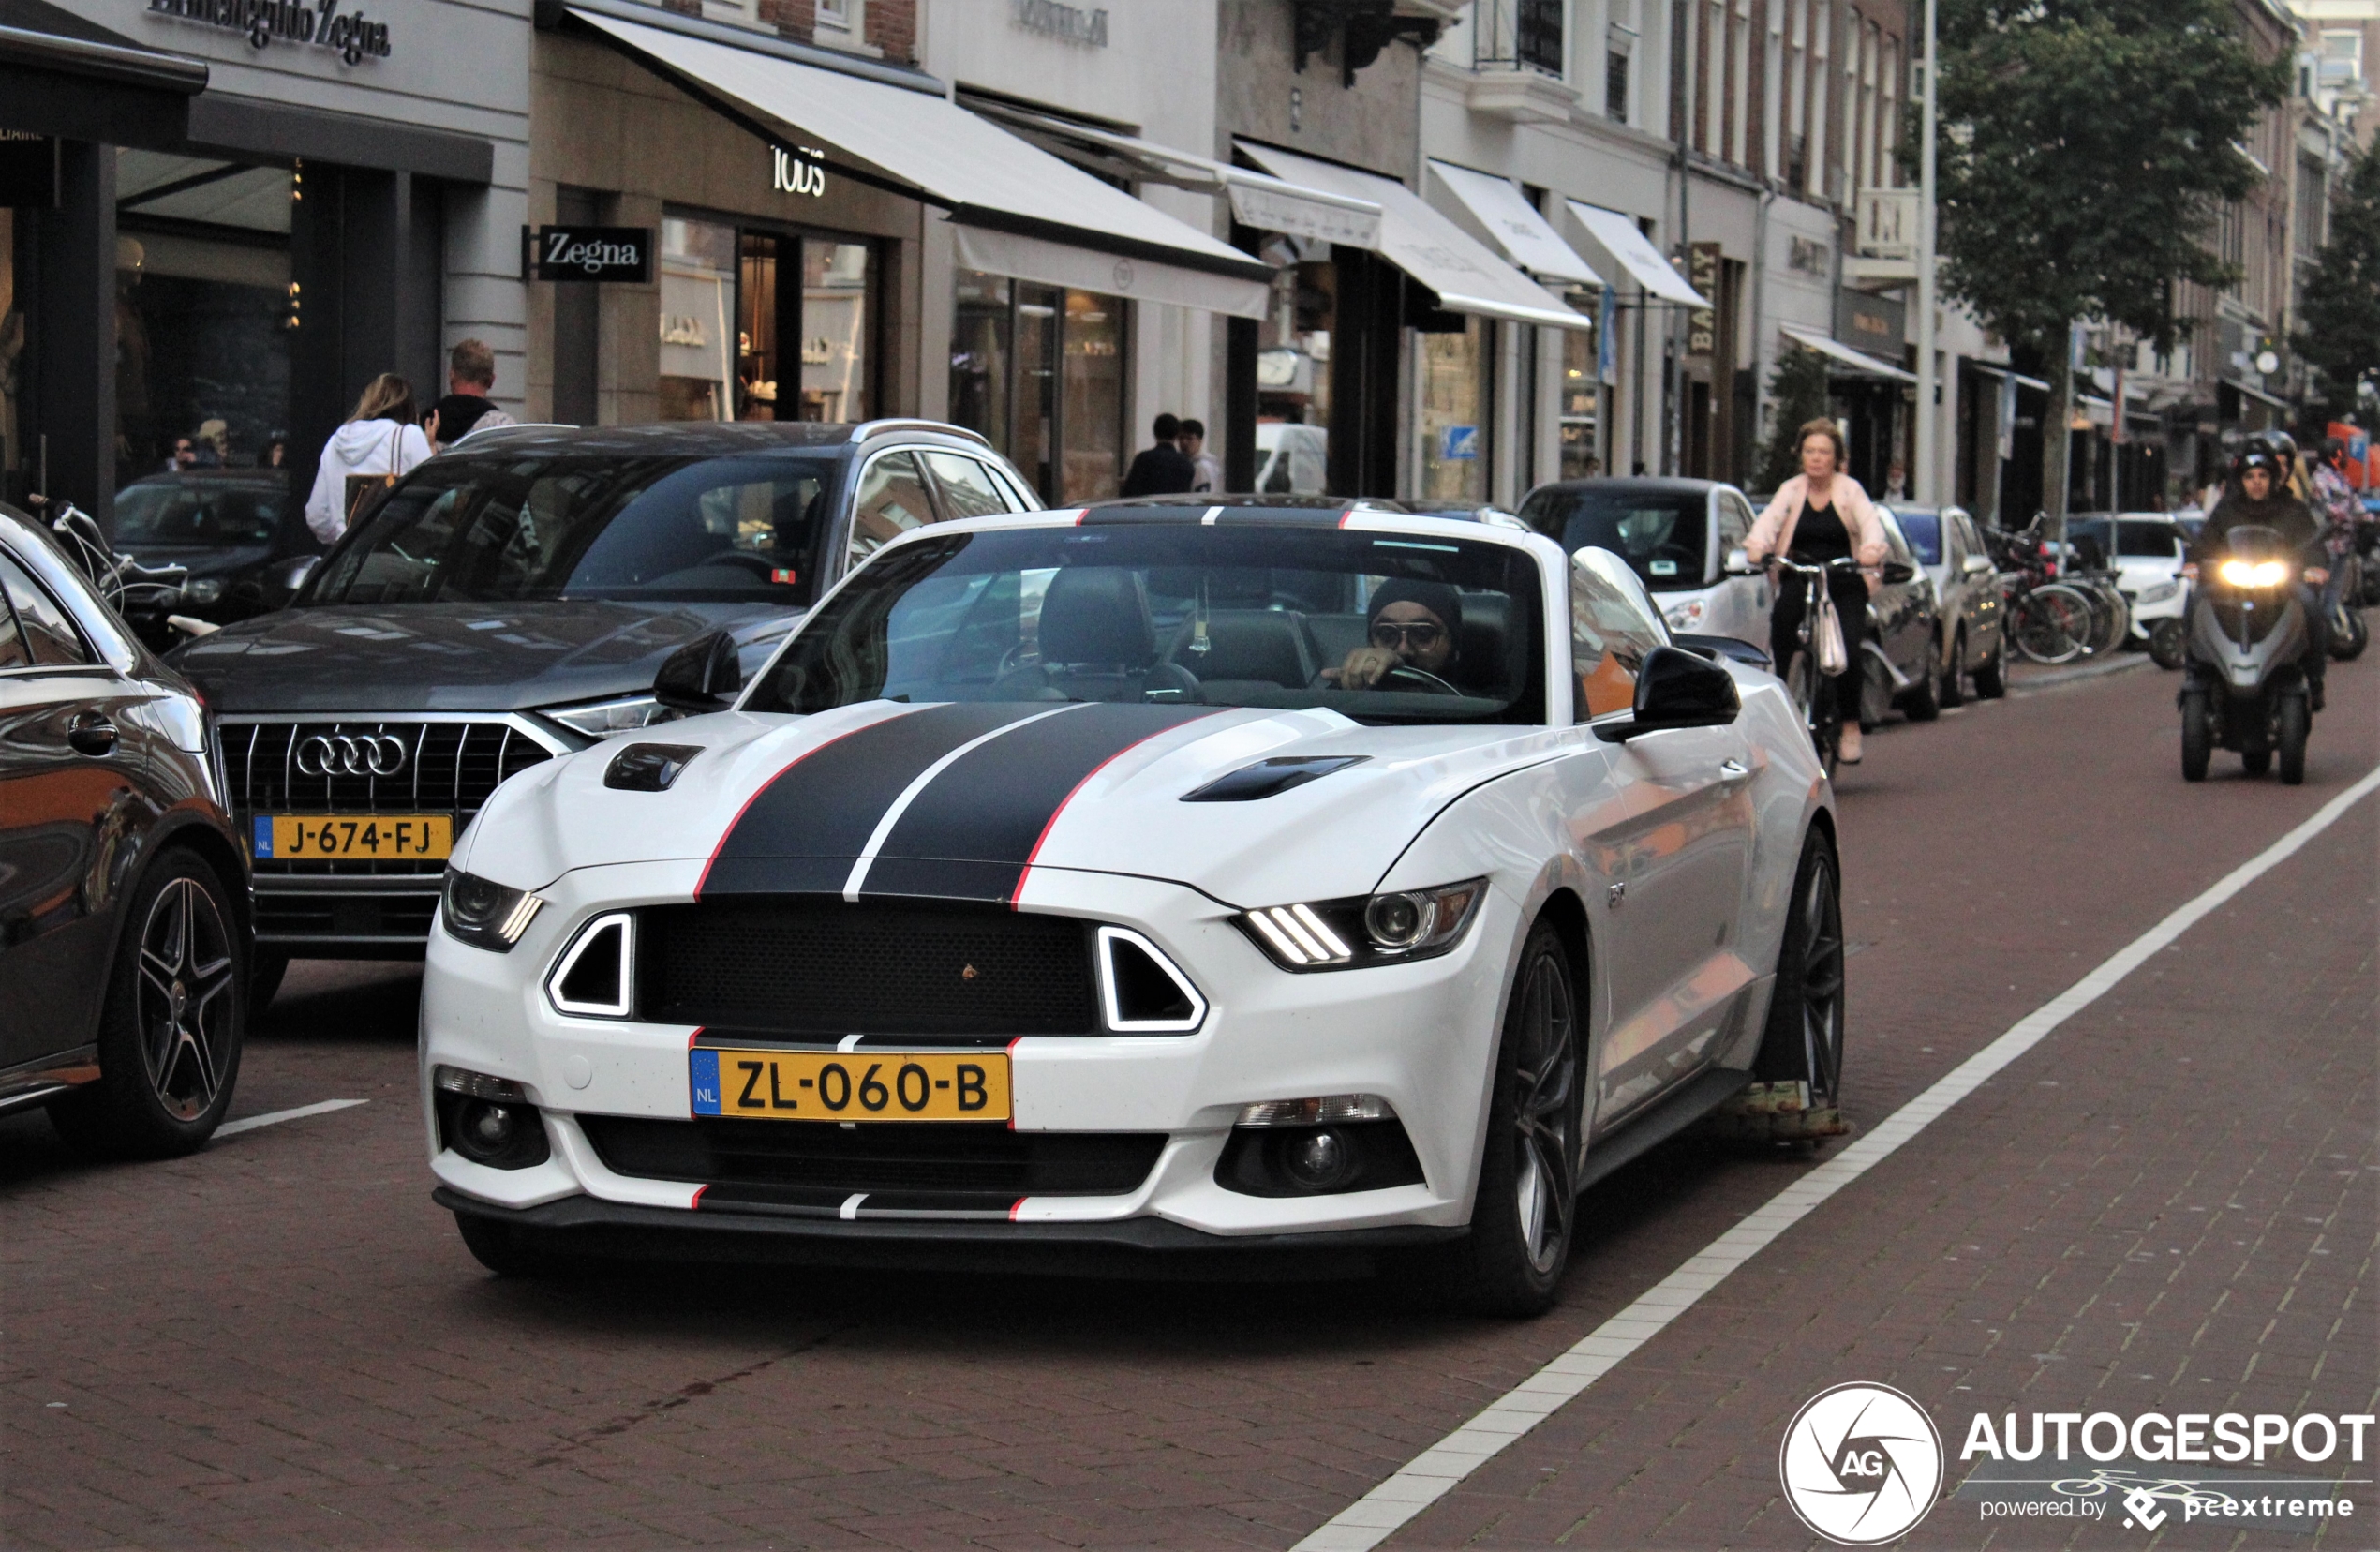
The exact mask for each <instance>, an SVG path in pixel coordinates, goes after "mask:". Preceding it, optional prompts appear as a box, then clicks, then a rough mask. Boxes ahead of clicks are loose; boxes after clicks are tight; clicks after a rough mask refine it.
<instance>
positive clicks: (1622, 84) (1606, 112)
mask: <svg viewBox="0 0 2380 1552" xmlns="http://www.w3.org/2000/svg"><path fill="white" fill-rule="evenodd" d="M1603 116H1604V117H1605V118H1608V119H1610V120H1612V121H1613V122H1614V123H1615V124H1626V123H1627V122H1628V55H1627V54H1625V53H1622V52H1620V51H1619V50H1617V49H1614V50H1613V51H1612V52H1609V53H1607V54H1605V55H1604V56H1603Z"/></svg>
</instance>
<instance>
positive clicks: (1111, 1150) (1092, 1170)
mask: <svg viewBox="0 0 2380 1552" xmlns="http://www.w3.org/2000/svg"><path fill="white" fill-rule="evenodd" d="M577 1120H578V1125H579V1127H580V1129H581V1130H583V1131H584V1132H585V1133H586V1134H587V1140H588V1142H590V1143H592V1144H593V1145H594V1148H595V1152H596V1155H597V1156H598V1157H601V1158H602V1161H603V1165H604V1167H605V1168H606V1169H608V1170H610V1171H612V1172H613V1173H614V1174H620V1175H631V1176H634V1177H637V1178H640V1179H645V1180H675V1181H684V1182H687V1183H690V1184H695V1185H701V1186H708V1187H710V1189H709V1190H707V1191H706V1192H705V1193H704V1200H705V1202H706V1204H709V1203H710V1199H711V1198H712V1196H714V1195H719V1196H720V1197H721V1202H722V1203H723V1202H724V1201H728V1200H731V1199H735V1198H741V1199H742V1200H743V1201H746V1202H748V1203H765V1204H774V1205H779V1206H783V1207H799V1206H802V1205H804V1204H805V1202H806V1201H809V1202H813V1203H814V1204H815V1205H817V1206H820V1207H824V1208H827V1209H830V1210H831V1209H839V1208H840V1206H841V1205H842V1204H843V1203H844V1202H846V1201H848V1200H849V1198H850V1197H851V1196H853V1195H854V1194H857V1193H867V1194H869V1195H871V1196H875V1197H878V1198H879V1199H880V1202H881V1204H882V1206H884V1207H889V1206H892V1205H894V1204H895V1203H896V1202H899V1201H910V1202H914V1203H916V1204H918V1205H921V1206H922V1205H925V1204H926V1201H925V1199H933V1201H936V1202H938V1203H939V1204H940V1205H943V1206H945V1207H948V1208H958V1209H964V1208H966V1207H969V1206H975V1207H983V1208H992V1209H996V1210H998V1211H999V1212H1000V1213H1001V1214H1003V1215H1004V1214H1005V1212H1006V1209H1007V1208H1008V1207H1009V1206H1010V1205H1011V1204H1012V1203H1014V1202H1015V1201H1016V1200H1017V1199H1018V1198H1019V1197H1027V1196H1123V1195H1128V1194H1129V1193H1131V1192H1133V1191H1135V1190H1138V1188H1139V1186H1140V1183H1141V1182H1142V1181H1144V1180H1146V1179H1148V1177H1149V1171H1150V1170H1151V1169H1152V1168H1153V1167H1154V1166H1155V1164H1156V1162H1157V1156H1158V1155H1159V1154H1160V1153H1162V1152H1164V1151H1165V1143H1166V1137H1165V1134H1164V1133H1163V1132H1020V1131H1011V1130H1010V1129H1009V1128H1008V1127H1007V1126H1006V1125H1005V1124H1004V1123H1000V1122H985V1123H978V1122H909V1123H901V1122H865V1121H863V1122H860V1123H857V1124H856V1125H854V1126H851V1127H840V1126H831V1125H827V1124H825V1123H821V1122H802V1121H730V1120H695V1121H663V1120H652V1119H647V1118H644V1117H634V1116H621V1115H581V1116H579V1117H578V1118H577Z"/></svg>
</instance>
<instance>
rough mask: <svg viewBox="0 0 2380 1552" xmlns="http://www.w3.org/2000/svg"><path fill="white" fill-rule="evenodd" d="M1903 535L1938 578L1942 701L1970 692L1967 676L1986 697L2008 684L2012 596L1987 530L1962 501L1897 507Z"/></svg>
mask: <svg viewBox="0 0 2380 1552" xmlns="http://www.w3.org/2000/svg"><path fill="white" fill-rule="evenodd" d="M1892 513H1893V517H1894V520H1895V521H1896V522H1897V523H1898V524H1899V525H1900V531H1901V536H1902V537H1903V538H1905V539H1907V540H1908V541H1909V547H1910V548H1911V549H1912V550H1914V551H1915V552H1916V554H1917V560H1918V562H1919V564H1920V565H1921V566H1923V567H1924V568H1925V572H1926V576H1927V577H1929V578H1931V579H1932V581H1933V584H1934V601H1935V608H1936V611H1937V614H1938V617H1939V619H1938V623H1939V625H1940V627H1941V661H1942V677H1941V702H1942V704H1943V705H1944V706H1956V705H1958V704H1959V703H1960V702H1962V701H1964V700H1965V699H1966V698H1967V679H1968V677H1969V676H1970V675H1972V676H1973V677H1974V680H1975V694H1978V695H1981V696H1982V697H1983V698H1984V699H1986V700H1992V699H1995V698H1997V697H1999V696H2001V695H2002V694H2006V693H2007V690H2008V652H2009V646H2008V640H2007V633H2006V631H2005V630H2004V629H2003V626H2004V623H2005V621H2006V619H2007V614H2008V600H2007V596H2006V594H2005V593H2004V592H2003V591H2002V590H2001V578H2000V570H1999V568H1998V567H1997V566H1996V565H1994V564H1993V563H1992V558H1991V551H1990V550H1989V549H1987V548H1986V546H1985V544H1984V536H1983V531H1982V530H1980V529H1978V528H1977V527H1976V526H1975V519H1974V518H1973V517H1971V516H1970V515H1968V513H1967V512H1966V510H1965V509H1964V508H1961V507H1955V506H1954V507H1914V506H1905V505H1902V504H1900V503H1898V502H1896V503H1894V505H1893V507H1892Z"/></svg>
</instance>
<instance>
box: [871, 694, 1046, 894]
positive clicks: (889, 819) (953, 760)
mask: <svg viewBox="0 0 2380 1552" xmlns="http://www.w3.org/2000/svg"><path fill="white" fill-rule="evenodd" d="M1089 704H1090V703H1089V702H1087V701H1076V702H1074V703H1073V704H1072V705H1068V706H1058V707H1052V708H1051V709H1049V710H1047V711H1036V712H1034V714H1033V715H1032V716H1030V717H1019V718H1018V719H1017V720H1016V721H1015V722H1012V723H1003V724H1001V725H1000V726H998V727H995V728H993V729H992V730H991V731H990V732H989V733H986V734H982V735H980V736H979V737H976V738H973V739H968V740H967V741H966V742H965V743H962V744H960V745H959V747H958V748H956V749H954V750H952V751H951V752H950V753H949V754H945V755H944V756H943V757H942V758H941V759H939V760H936V761H935V762H934V763H933V764H931V765H930V766H928V767H927V768H926V769H924V770H922V771H920V772H918V775H917V779H916V780H915V781H914V782H912V783H909V784H908V785H907V786H906V787H904V788H902V789H901V793H900V797H898V798H894V799H893V802H892V807H890V808H888V809H886V810H885V816H884V817H883V818H881V819H879V820H877V821H876V830H875V833H874V834H872V835H870V836H869V837H868V844H866V845H865V846H862V847H861V848H860V849H859V859H858V860H857V861H855V862H854V863H853V864H852V865H851V876H850V877H849V878H847V879H845V880H844V881H843V899H845V900H846V901H849V902H851V903H855V904H856V903H858V900H859V887H860V886H861V885H862V884H865V883H867V882H868V870H869V869H870V868H871V867H874V866H875V864H876V854H877V853H878V852H880V851H883V850H884V849H885V841H886V840H887V839H889V838H890V837H891V835H892V832H893V827H894V826H895V825H897V824H899V823H900V816H901V815H902V814H904V813H908V812H909V805H910V804H912V803H914V802H915V801H916V800H917V798H918V795H919V794H920V793H922V792H924V791H925V790H926V788H928V787H929V786H931V785H932V784H933V780H934V778H935V777H937V776H939V775H941V774H942V773H943V772H944V771H945V770H948V769H950V768H951V767H952V766H954V765H957V764H958V763H959V761H960V760H961V759H963V758H965V757H966V756H967V755H969V754H974V752H975V751H976V750H978V749H981V748H982V747H983V746H984V745H986V744H988V743H989V742H991V740H992V739H999V738H1005V737H1006V736H1007V735H1009V734H1011V733H1014V732H1015V731H1017V729H1019V728H1020V727H1031V726H1032V725H1033V724H1034V723H1037V722H1039V721H1041V720H1042V719H1043V718H1044V717H1054V716H1057V715H1059V714H1060V713H1062V712H1066V711H1074V710H1078V709H1080V708H1082V707H1084V706H1087V705H1089Z"/></svg>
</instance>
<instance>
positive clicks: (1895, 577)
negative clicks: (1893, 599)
mask: <svg viewBox="0 0 2380 1552" xmlns="http://www.w3.org/2000/svg"><path fill="white" fill-rule="evenodd" d="M1882 576H1883V578H1884V585H1885V586H1886V587H1897V586H1899V585H1900V584H1901V583H1903V582H1909V581H1913V580H1915V579H1916V576H1917V568H1916V567H1915V566H1912V565H1911V564H1910V563H1909V562H1908V561H1906V560H1887V561H1885V562H1884V564H1883V567H1882Z"/></svg>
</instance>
